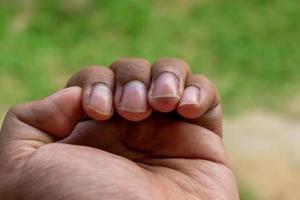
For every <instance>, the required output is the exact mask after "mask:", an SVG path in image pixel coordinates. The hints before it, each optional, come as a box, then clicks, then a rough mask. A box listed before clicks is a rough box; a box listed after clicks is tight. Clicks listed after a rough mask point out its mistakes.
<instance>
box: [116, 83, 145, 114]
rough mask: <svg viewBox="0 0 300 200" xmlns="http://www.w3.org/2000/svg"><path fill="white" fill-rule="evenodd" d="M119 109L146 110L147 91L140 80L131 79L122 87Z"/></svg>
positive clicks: (130, 110)
mask: <svg viewBox="0 0 300 200" xmlns="http://www.w3.org/2000/svg"><path fill="white" fill-rule="evenodd" d="M119 109H121V110H124V111H128V112H136V113H140V112H146V111H147V91H146V87H145V85H144V84H143V83H142V82H140V81H131V82H129V83H127V84H126V85H125V86H124V87H123V91H122V98H121V103H120V107H119Z"/></svg>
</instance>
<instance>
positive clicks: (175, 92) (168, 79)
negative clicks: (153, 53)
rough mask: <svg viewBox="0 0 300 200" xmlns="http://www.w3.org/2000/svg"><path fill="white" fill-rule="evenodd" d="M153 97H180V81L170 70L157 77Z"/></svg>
mask: <svg viewBox="0 0 300 200" xmlns="http://www.w3.org/2000/svg"><path fill="white" fill-rule="evenodd" d="M152 97H153V98H161V97H177V98H179V81H178V79H177V78H176V76H175V75H174V74H172V73H170V72H164V73H162V74H161V75H159V77H158V78H157V79H156V81H155V84H154V89H153V93H152Z"/></svg>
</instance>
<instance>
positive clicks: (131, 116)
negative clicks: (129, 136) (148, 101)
mask: <svg viewBox="0 0 300 200" xmlns="http://www.w3.org/2000/svg"><path fill="white" fill-rule="evenodd" d="M118 113H119V115H120V116H121V117H123V118H124V119H126V120H128V121H133V122H138V121H142V120H144V119H146V118H148V117H149V116H150V115H151V113H152V109H151V108H149V109H148V110H147V111H145V112H140V113H139V112H132V111H125V110H118Z"/></svg>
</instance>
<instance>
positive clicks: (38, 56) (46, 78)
mask: <svg viewBox="0 0 300 200" xmlns="http://www.w3.org/2000/svg"><path fill="white" fill-rule="evenodd" d="M299 10H300V1H298V0H248V1H247V0H226V1H225V0H210V1H209V0H202V1H198V0H165V1H158V0H154V1H150V0H148V1H142V0H120V1H112V0H98V1H88V0H74V1H67V0H64V1H62V0H40V1H34V0H26V1H25V0H24V1H18V0H0V111H1V110H2V111H4V110H6V109H7V108H8V107H10V106H11V105H13V104H16V103H18V102H22V101H28V100H31V99H35V98H40V97H42V96H45V95H48V94H49V93H51V92H52V91H54V90H57V89H59V88H61V87H63V85H64V83H65V81H66V80H67V78H68V77H69V76H70V75H71V74H72V73H73V72H75V71H76V70H78V69H80V68H81V67H83V66H87V65H90V64H102V65H106V66H107V65H109V64H110V63H111V62H112V61H113V60H115V59H117V58H118V57H122V56H137V57H144V58H147V59H149V60H150V61H152V62H153V61H155V60H156V59H157V58H159V57H161V56H176V57H179V58H182V59H185V60H186V61H187V62H188V63H189V64H190V65H191V67H192V68H193V71H194V72H198V73H203V74H205V75H207V76H209V77H210V78H211V79H212V80H213V81H214V82H215V83H216V84H217V86H218V88H219V89H220V91H221V94H222V98H223V104H224V108H225V112H226V113H227V114H230V113H234V112H236V111H241V110H244V109H247V108H252V107H257V106H262V107H268V108H280V106H281V105H282V104H283V103H284V102H285V101H287V100H288V99H289V98H290V97H292V96H293V95H295V91H297V90H298V91H299V89H298V87H297V84H298V85H299V82H300V81H299V80H300V79H299V78H300V73H298V71H299V64H300V50H299V49H300V48H299V47H300V37H299V36H300V23H299V21H300V12H299ZM241 194H242V199H244V200H245V199H255V198H254V197H253V195H252V194H251V193H249V192H248V191H246V190H245V191H244V190H243V191H241Z"/></svg>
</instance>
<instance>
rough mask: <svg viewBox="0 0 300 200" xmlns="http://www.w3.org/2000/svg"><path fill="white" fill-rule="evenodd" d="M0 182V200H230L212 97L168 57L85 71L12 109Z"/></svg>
mask: <svg viewBox="0 0 300 200" xmlns="http://www.w3.org/2000/svg"><path fill="white" fill-rule="evenodd" d="M161 75H162V76H161ZM157 88H158V89H157ZM95 91H96V92H95ZM0 180H1V182H0V199H3V200H12V199H23V200H27V199H28V200H29V199H41V200H44V199H45V200H48V199H49V200H53V199H59V200H64V199H75V200H76V199H90V200H93V199H105V200H109V199H113V200H118V199H126V200H127V199H128V200H131V199H132V200H138V199H143V200H148V199H149V200H150V199H151V200H152V199H155V200H158V199H159V200H160V199H161V200H165V199H170V200H183V199H186V200H198V199H199V200H200V199H205V200H206V199H212V200H214V199H217V200H237V199H239V197H238V190H237V185H236V181H235V177H234V174H233V172H232V170H231V167H230V164H229V161H228V158H227V156H226V152H225V149H224V145H223V140H222V110H221V106H220V101H219V95H218V93H217V91H216V89H215V87H214V86H213V84H212V83H211V82H210V81H209V80H208V79H207V78H206V77H204V76H202V75H199V74H191V72H190V68H189V66H188V65H187V64H186V63H185V62H184V61H182V60H179V59H175V58H161V59H159V60H158V61H156V62H155V63H154V64H153V65H151V64H150V63H149V62H148V61H146V60H144V59H138V58H122V59H119V60H117V61H115V62H114V63H113V64H112V65H111V66H110V68H104V67H101V66H92V67H88V68H85V69H83V70H81V71H80V72H78V73H76V74H75V75H74V76H73V77H72V78H71V79H70V80H69V82H68V84H67V88H66V89H63V90H61V91H59V92H57V93H55V94H54V95H51V96H50V97H47V98H45V99H42V100H39V101H34V102H30V103H25V104H21V105H17V106H15V107H13V108H12V109H11V110H10V111H9V112H8V114H7V116H6V118H5V120H4V122H3V126H2V129H1V134H0Z"/></svg>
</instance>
